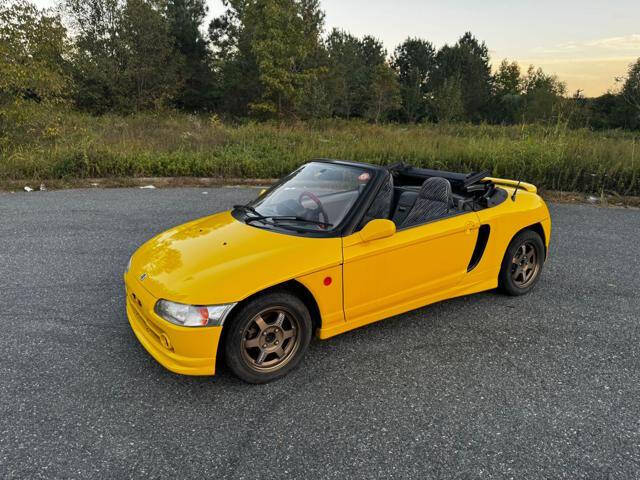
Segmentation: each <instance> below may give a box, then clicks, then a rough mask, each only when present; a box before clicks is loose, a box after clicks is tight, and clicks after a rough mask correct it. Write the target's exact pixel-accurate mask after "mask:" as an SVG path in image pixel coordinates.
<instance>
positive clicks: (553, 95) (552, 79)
mask: <svg viewBox="0 0 640 480" xmlns="http://www.w3.org/2000/svg"><path fill="white" fill-rule="evenodd" d="M522 91H523V95H524V107H523V108H524V120H525V121H526V122H535V121H542V120H549V119H551V118H552V117H553V116H555V115H558V114H559V113H560V111H561V109H562V107H563V100H564V95H565V94H566V91H567V87H566V85H565V84H564V83H563V82H561V81H560V80H559V79H558V77H557V76H556V75H548V74H546V73H544V71H543V70H542V69H541V68H538V69H536V68H534V66H533V65H531V66H529V69H528V70H527V74H526V75H525V76H524V78H523V79H522Z"/></svg>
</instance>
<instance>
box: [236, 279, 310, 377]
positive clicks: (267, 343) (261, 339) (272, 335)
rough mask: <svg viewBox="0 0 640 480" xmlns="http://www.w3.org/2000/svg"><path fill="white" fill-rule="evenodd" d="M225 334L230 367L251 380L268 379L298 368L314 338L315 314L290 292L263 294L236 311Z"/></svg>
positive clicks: (240, 375)
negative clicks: (313, 324) (313, 321)
mask: <svg viewBox="0 0 640 480" xmlns="http://www.w3.org/2000/svg"><path fill="white" fill-rule="evenodd" d="M226 328H229V329H230V330H229V331H228V332H227V334H226V336H225V345H224V347H225V349H224V351H225V359H226V362H227V365H228V366H229V368H230V369H231V370H232V371H233V373H234V374H236V375H237V376H238V377H240V378H241V379H242V380H244V381H246V382H249V383H266V382H270V381H271V380H275V379H277V378H280V377H282V376H284V375H286V374H287V373H288V372H290V371H291V370H292V369H294V368H295V367H296V366H297V365H298V363H299V362H300V360H301V359H302V356H303V355H304V353H305V351H306V349H307V347H308V346H309V342H310V341H311V331H312V324H311V316H310V314H309V311H308V310H307V307H306V306H305V305H304V303H303V302H302V301H301V300H300V299H299V298H298V297H296V296H295V295H292V294H290V293H288V292H285V291H282V292H272V293H267V294H264V295H260V296H258V297H256V298H254V299H252V300H250V301H249V302H247V303H246V304H245V305H244V306H242V307H241V308H240V310H238V312H236V314H235V315H234V317H233V320H232V322H231V323H230V324H229V325H228V326H227V327H226Z"/></svg>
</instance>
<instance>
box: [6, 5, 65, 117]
mask: <svg viewBox="0 0 640 480" xmlns="http://www.w3.org/2000/svg"><path fill="white" fill-rule="evenodd" d="M67 49H68V44H67V36H66V30H65V28H64V27H63V26H62V23H61V21H60V18H59V17H58V16H57V15H53V14H51V13H49V12H47V11H45V10H39V9H38V8H37V7H36V6H35V5H34V4H32V3H29V2H26V1H17V2H7V1H2V2H0V105H3V104H4V105H6V104H9V103H15V102H19V101H23V100H35V101H38V102H61V101H64V99H65V97H66V95H67V93H68V87H69V77H68V75H67V66H66V62H65V60H64V54H65V52H66V50H67Z"/></svg>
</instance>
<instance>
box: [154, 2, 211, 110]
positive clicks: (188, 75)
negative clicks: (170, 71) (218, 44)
mask: <svg viewBox="0 0 640 480" xmlns="http://www.w3.org/2000/svg"><path fill="white" fill-rule="evenodd" d="M207 11H208V9H207V6H206V3H205V1H204V0H168V2H167V19H168V22H169V34H170V36H171V37H172V38H173V45H174V48H175V50H176V51H177V52H179V53H180V54H181V55H182V59H183V64H182V68H181V69H180V77H181V79H182V82H181V83H182V86H181V88H180V90H179V91H178V92H177V94H176V96H175V98H174V99H173V103H174V104H175V105H176V106H177V107H178V108H182V109H186V110H190V111H194V110H211V109H212V108H213V107H214V106H215V104H216V102H217V99H218V91H217V90H216V86H215V82H214V76H213V75H214V74H213V71H212V69H211V58H210V53H209V47H208V43H207V39H205V37H204V36H203V34H202V32H201V31H200V27H201V26H202V24H203V22H204V19H205V17H206V15H207Z"/></svg>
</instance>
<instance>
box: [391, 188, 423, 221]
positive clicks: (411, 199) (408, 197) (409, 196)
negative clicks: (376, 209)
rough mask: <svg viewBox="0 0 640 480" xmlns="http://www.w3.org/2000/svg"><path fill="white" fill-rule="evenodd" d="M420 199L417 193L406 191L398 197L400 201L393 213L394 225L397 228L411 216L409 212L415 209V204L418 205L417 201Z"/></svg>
mask: <svg viewBox="0 0 640 480" xmlns="http://www.w3.org/2000/svg"><path fill="white" fill-rule="evenodd" d="M417 198H418V192H417V191H411V190H404V191H402V192H400V196H399V197H398V201H397V203H396V208H395V210H394V211H393V217H391V220H393V223H395V224H396V226H397V227H400V225H402V222H404V219H405V218H407V215H408V214H409V210H411V207H413V204H414V203H416V199H417Z"/></svg>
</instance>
